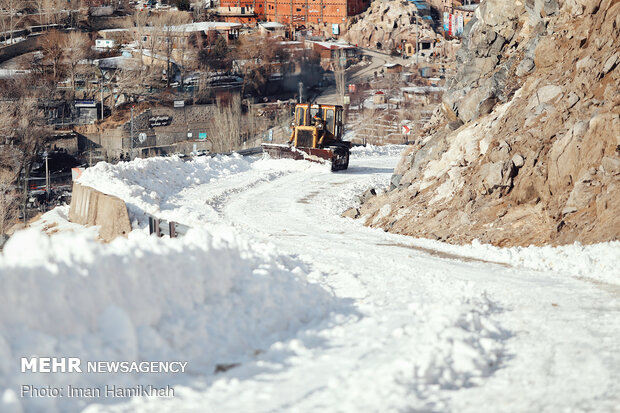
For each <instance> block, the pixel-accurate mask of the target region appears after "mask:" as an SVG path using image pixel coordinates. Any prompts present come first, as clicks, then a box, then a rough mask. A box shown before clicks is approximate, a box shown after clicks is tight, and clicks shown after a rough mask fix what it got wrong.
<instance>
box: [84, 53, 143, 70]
mask: <svg viewBox="0 0 620 413" xmlns="http://www.w3.org/2000/svg"><path fill="white" fill-rule="evenodd" d="M95 62H98V63H97V64H98V66H99V67H100V68H102V69H130V70H131V69H137V68H139V67H140V62H139V61H138V59H134V58H133V57H126V56H114V57H106V58H103V59H98V60H96V61H95Z"/></svg>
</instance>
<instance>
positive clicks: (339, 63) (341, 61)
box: [333, 49, 346, 105]
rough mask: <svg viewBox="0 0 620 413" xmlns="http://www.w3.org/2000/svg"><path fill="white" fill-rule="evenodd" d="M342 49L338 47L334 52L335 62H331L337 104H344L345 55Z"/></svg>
mask: <svg viewBox="0 0 620 413" xmlns="http://www.w3.org/2000/svg"><path fill="white" fill-rule="evenodd" d="M344 53H345V52H344V51H343V50H342V49H338V50H337V51H336V53H335V56H334V58H335V62H333V70H334V78H335V80H336V93H337V95H338V104H340V105H343V104H344V94H345V91H346V76H345V69H346V56H345V54H344Z"/></svg>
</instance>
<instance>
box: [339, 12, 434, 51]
mask: <svg viewBox="0 0 620 413" xmlns="http://www.w3.org/2000/svg"><path fill="white" fill-rule="evenodd" d="M416 12H417V9H416V7H415V5H414V4H413V3H410V2H405V1H385V0H377V1H373V2H372V3H371V4H370V7H369V8H368V10H366V11H365V12H364V13H361V14H360V15H358V16H355V17H353V18H352V19H351V20H350V21H349V23H348V24H349V26H348V27H347V31H346V34H345V39H346V40H347V41H349V42H351V43H353V44H357V45H359V46H360V47H370V48H373V49H374V48H376V47H377V44H380V45H381V47H380V48H381V49H383V50H387V51H390V50H392V49H393V48H394V47H396V46H398V45H400V44H401V42H402V41H403V40H404V41H415V37H416V35H417V36H418V37H419V38H420V39H423V38H427V39H435V38H436V36H437V35H436V34H435V32H434V31H433V30H432V29H431V27H430V26H429V25H428V23H426V22H425V21H424V20H423V19H422V18H418V22H419V31H418V32H417V33H416V27H415V21H416V20H415V19H416V18H415V14H416Z"/></svg>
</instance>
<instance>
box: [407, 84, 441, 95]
mask: <svg viewBox="0 0 620 413" xmlns="http://www.w3.org/2000/svg"><path fill="white" fill-rule="evenodd" d="M401 90H402V91H403V92H404V93H415V94H417V95H420V94H425V93H433V92H443V91H444V90H445V89H444V88H443V87H439V86H409V87H404V88H402V89H401Z"/></svg>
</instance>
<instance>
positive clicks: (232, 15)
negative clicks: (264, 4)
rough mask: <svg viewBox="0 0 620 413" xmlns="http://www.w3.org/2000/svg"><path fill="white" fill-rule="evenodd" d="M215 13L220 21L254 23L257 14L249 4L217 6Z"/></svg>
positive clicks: (256, 19) (256, 20)
mask: <svg viewBox="0 0 620 413" xmlns="http://www.w3.org/2000/svg"><path fill="white" fill-rule="evenodd" d="M215 15H216V16H217V17H218V19H219V20H220V21H223V22H228V23H241V24H256V23H257V22H258V14H257V13H256V12H255V11H254V7H251V6H249V7H248V6H222V7H217V8H216V9H215Z"/></svg>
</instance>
